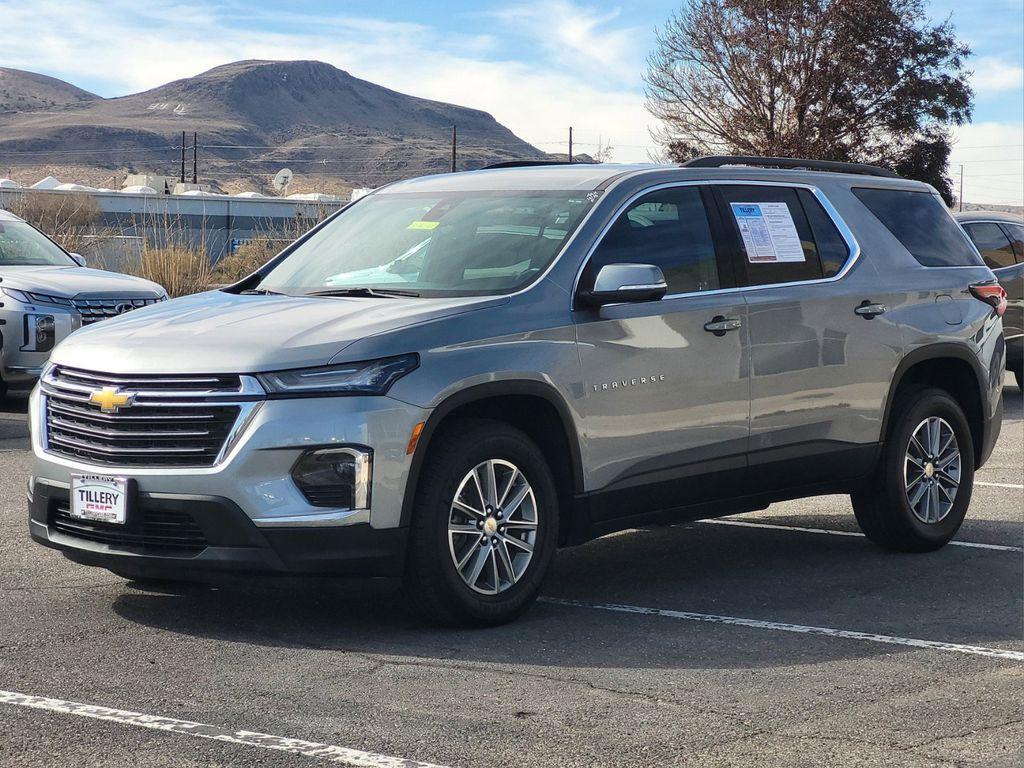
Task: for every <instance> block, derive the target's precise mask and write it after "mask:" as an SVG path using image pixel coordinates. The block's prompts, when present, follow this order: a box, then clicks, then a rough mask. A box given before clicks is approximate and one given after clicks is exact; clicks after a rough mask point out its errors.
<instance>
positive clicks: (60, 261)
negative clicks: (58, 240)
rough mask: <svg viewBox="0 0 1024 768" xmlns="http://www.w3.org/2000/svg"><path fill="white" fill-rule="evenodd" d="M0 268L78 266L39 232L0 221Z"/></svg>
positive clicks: (19, 223) (15, 223) (11, 222)
mask: <svg viewBox="0 0 1024 768" xmlns="http://www.w3.org/2000/svg"><path fill="white" fill-rule="evenodd" d="M0 266H3V267H38V266H52V267H77V266H78V265H77V264H76V263H75V261H74V260H73V259H72V258H71V257H70V256H68V255H67V254H66V253H64V251H62V250H61V249H60V248H58V247H57V246H56V245H55V244H54V243H53V242H52V241H51V240H50V239H49V238H48V237H46V235H44V234H43V233H42V232H40V231H39V230H37V229H34V228H33V227H31V226H30V225H28V224H25V223H23V222H20V221H0Z"/></svg>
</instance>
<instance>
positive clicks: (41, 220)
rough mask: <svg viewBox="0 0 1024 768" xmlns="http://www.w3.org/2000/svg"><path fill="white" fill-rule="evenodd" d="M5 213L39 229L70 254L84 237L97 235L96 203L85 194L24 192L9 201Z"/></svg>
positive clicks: (99, 213)
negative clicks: (7, 211) (7, 212)
mask: <svg viewBox="0 0 1024 768" xmlns="http://www.w3.org/2000/svg"><path fill="white" fill-rule="evenodd" d="M7 210H9V211H10V212H11V213H13V214H14V215H15V216H20V217H21V218H23V219H24V220H25V221H27V222H28V223H29V224H31V225H32V226H34V227H36V228H37V229H40V230H42V231H43V232H45V233H46V234H47V235H49V236H50V237H51V238H53V239H54V240H56V241H57V243H59V244H60V246H61V247H62V248H64V250H66V251H70V252H72V253H79V252H81V251H82V250H83V247H84V246H85V244H86V242H87V240H86V237H87V236H88V235H96V234H97V233H98V232H99V222H100V219H101V217H102V211H101V210H100V206H99V203H97V202H96V200H95V198H93V197H92V196H91V195H88V194H85V193H72V194H68V193H57V192H54V193H50V192H42V191H39V190H26V191H25V192H24V193H23V194H20V195H18V196H17V197H15V198H13V200H11V202H10V204H9V205H8V208H7Z"/></svg>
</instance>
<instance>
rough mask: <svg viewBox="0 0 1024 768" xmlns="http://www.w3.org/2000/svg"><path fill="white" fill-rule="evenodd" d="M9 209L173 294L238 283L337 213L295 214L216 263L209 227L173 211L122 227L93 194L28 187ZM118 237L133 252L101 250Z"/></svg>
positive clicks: (75, 248) (98, 261)
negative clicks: (109, 224) (195, 225)
mask: <svg viewBox="0 0 1024 768" xmlns="http://www.w3.org/2000/svg"><path fill="white" fill-rule="evenodd" d="M10 210H11V212H12V213H14V214H16V215H18V216H21V217H22V218H23V219H25V220H26V221H28V222H29V223H31V224H33V225H35V226H36V227H38V228H39V229H41V230H42V231H43V232H45V233H46V234H48V235H49V236H50V237H52V238H53V239H54V240H56V241H57V242H58V243H59V244H60V245H61V246H63V247H64V248H65V249H67V250H68V251H72V252H83V251H86V250H93V253H94V255H93V256H92V257H90V261H91V262H95V265H96V266H98V267H100V268H103V269H111V270H114V271H118V272H124V273H127V274H130V275H136V276H138V277H143V278H146V279H147V280H152V281H154V282H157V283H159V284H160V285H162V286H164V287H165V288H166V289H167V292H168V293H169V294H170V295H171V296H184V295H187V294H190V293H197V292H199V291H205V290H208V289H210V288H211V287H213V286H215V285H224V284H229V283H235V282H238V281H239V280H241V279H242V278H244V277H246V276H248V275H250V274H252V273H253V272H255V271H256V270H257V269H259V268H260V267H261V266H263V265H264V264H266V263H267V262H268V261H269V260H270V259H272V258H273V257H274V256H276V255H277V254H278V253H280V252H281V251H282V250H283V249H284V248H285V247H286V246H287V245H289V244H290V243H291V242H293V241H294V240H295V239H297V238H298V237H300V236H302V235H303V234H305V233H306V232H307V231H308V230H309V229H310V228H311V227H313V226H315V225H316V224H318V223H320V222H321V221H322V220H323V219H324V218H326V217H327V216H328V215H330V214H331V213H332V212H333V209H332V208H328V207H326V206H320V207H318V208H317V210H316V213H314V215H311V216H296V217H295V218H293V219H289V220H288V221H286V222H284V223H283V225H282V226H281V228H280V229H279V230H275V231H264V232H260V233H258V234H257V235H256V236H255V237H253V238H252V239H250V240H249V241H247V242H245V243H243V244H242V245H241V246H240V247H239V248H238V250H237V251H236V252H235V253H232V254H228V255H226V256H224V257H223V258H221V259H220V260H219V261H217V263H216V264H211V263H210V258H209V255H208V254H209V248H208V247H207V235H208V233H207V231H206V230H205V229H200V230H199V231H198V232H197V231H195V230H193V229H191V228H189V226H187V223H186V220H185V219H184V218H183V217H180V216H177V215H174V214H170V213H159V214H152V213H151V214H140V215H138V216H135V217H133V219H132V221H131V224H130V226H128V227H125V228H124V230H123V231H120V232H118V231H116V230H113V229H109V228H107V229H104V228H103V227H101V226H100V222H101V219H102V212H101V210H100V207H99V205H98V204H97V203H96V201H95V199H94V198H93V197H91V196H90V195H88V194H46V193H39V192H26V193H25V194H23V195H21V196H19V197H18V198H17V200H16V202H15V204H13V205H11V206H10ZM118 236H120V237H127V238H128V239H130V240H131V241H132V243H133V245H132V248H131V249H130V251H126V252H122V253H119V254H115V255H113V256H109V257H108V256H104V255H100V254H97V251H102V246H103V240H104V239H105V238H109V239H110V241H114V240H115V239H116V238H118ZM86 246H92V249H87V248H86ZM96 246H100V247H99V248H96Z"/></svg>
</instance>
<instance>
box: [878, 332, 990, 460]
mask: <svg viewBox="0 0 1024 768" xmlns="http://www.w3.org/2000/svg"><path fill="white" fill-rule="evenodd" d="M985 382H986V373H985V371H984V369H983V368H982V366H981V361H980V360H979V359H978V357H977V355H975V354H974V353H973V352H972V351H971V350H970V349H969V348H967V347H964V346H962V345H959V344H929V345H928V346H925V347H920V348H918V349H915V350H913V351H912V352H910V353H909V354H908V355H907V356H906V357H904V358H903V360H901V361H900V364H899V365H898V366H897V368H896V372H895V374H894V375H893V379H892V384H891V385H890V387H889V394H888V396H887V397H886V402H885V412H884V415H883V417H882V432H881V436H882V439H883V440H885V439H886V436H887V435H888V434H889V425H890V424H891V417H892V411H893V407H894V406H895V403H896V401H897V399H898V398H899V395H900V394H901V393H902V392H904V391H906V390H907V388H909V387H912V386H914V385H924V384H928V385H931V386H934V387H937V388H938V389H942V390H944V391H946V392H948V393H949V394H950V395H951V396H952V397H953V399H955V400H956V401H957V402H958V403H959V404H960V407H961V408H963V411H964V415H965V416H966V417H967V423H968V425H969V426H970V429H971V441H972V443H973V445H974V457H975V465H976V467H980V466H981V464H982V463H983V462H984V459H985V458H986V457H985V455H984V453H985V445H986V417H985V402H986V400H985V393H986V392H987V387H986V383H985Z"/></svg>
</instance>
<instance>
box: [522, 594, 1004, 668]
mask: <svg viewBox="0 0 1024 768" xmlns="http://www.w3.org/2000/svg"><path fill="white" fill-rule="evenodd" d="M539 599H540V600H541V601H542V602H545V603H552V604H554V605H570V606H575V607H577V608H593V609H596V610H599V611H614V612H616V613H639V614H642V615H645V616H661V617H664V618H668V619H683V620H685V621H703V622H708V623H711V624H732V625H734V626H740V627H751V628H753V629H774V630H778V631H780V632H796V633H798V634H801V635H825V636H826V637H840V638H844V639H846V640H866V641H868V642H872V643H886V644H888V645H906V646H910V647H911V648H927V649H929V650H933V651H952V652H954V653H966V654H969V655H972V656H989V657H991V658H994V659H1010V660H1012V661H1024V652H1022V651H1010V650H1006V649H1004V648H985V647H983V646H979V645H961V644H959V643H943V642H939V641H936V640H917V639H915V638H912V637H895V636H893V635H877V634H874V633H872V632H856V631H853V630H849V629H832V628H831V627H808V626H804V625H803V624H785V623H783V622H779V621H762V620H760V619H743V618H738V617H736V616H717V615H715V614H713V613H692V612H690V611H672V610H667V609H664V608H645V607H643V606H639V605H620V604H617V603H588V602H586V601H584V600H566V599H563V598H559V597H541V598H539Z"/></svg>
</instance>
